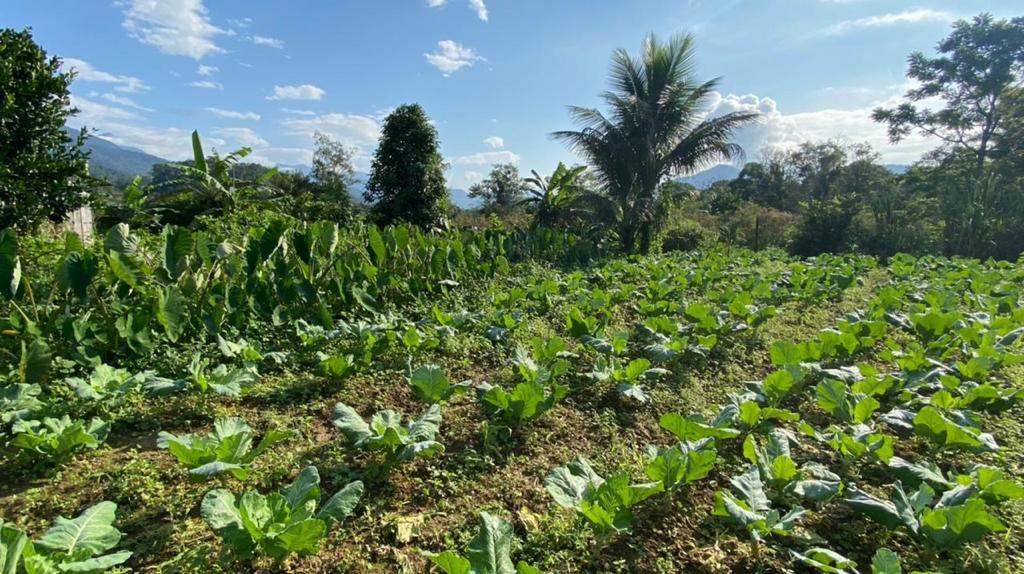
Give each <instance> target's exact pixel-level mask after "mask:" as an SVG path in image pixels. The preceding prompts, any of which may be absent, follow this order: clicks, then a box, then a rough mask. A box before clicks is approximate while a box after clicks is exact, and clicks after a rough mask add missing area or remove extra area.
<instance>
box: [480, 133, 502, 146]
mask: <svg viewBox="0 0 1024 574" xmlns="http://www.w3.org/2000/svg"><path fill="white" fill-rule="evenodd" d="M484 143H485V144H487V145H489V146H491V147H493V148H499V147H505V138H502V137H498V136H491V137H489V138H487V139H485V140H484Z"/></svg>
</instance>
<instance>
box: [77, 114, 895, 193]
mask: <svg viewBox="0 0 1024 574" xmlns="http://www.w3.org/2000/svg"><path fill="white" fill-rule="evenodd" d="M68 132H69V133H70V134H71V137H73V138H74V137H78V130H75V129H72V128H68ZM85 148H86V149H87V150H89V151H90V152H91V155H90V159H89V167H90V169H91V170H92V172H93V174H94V175H96V176H98V177H102V178H105V179H107V180H108V181H110V182H111V183H115V184H119V185H123V184H124V183H125V182H127V181H131V179H132V178H133V177H135V176H136V175H148V174H149V173H150V170H151V169H152V167H153V166H154V165H156V164H159V163H168V162H169V160H166V159H163V158H160V157H157V156H155V155H151V154H148V153H146V152H144V151H142V150H138V149H134V148H130V147H125V146H121V145H118V144H116V143H114V142H112V141H110V140H106V139H103V138H102V137H99V136H96V135H91V136H90V137H89V139H87V140H86V143H85ZM885 167H886V168H888V169H889V170H890V171H892V172H893V173H903V172H905V171H906V170H907V166H905V165H896V164H893V165H886V166H885ZM279 168H280V169H286V170H293V171H299V172H302V173H309V170H310V168H309V166H307V165H282V166H279ZM739 173H740V170H739V168H737V167H736V166H733V165H728V164H722V165H716V166H714V167H712V168H710V169H706V170H704V171H702V172H700V173H696V174H694V175H690V176H686V177H680V178H676V181H679V182H680V183H689V184H691V185H693V186H694V187H696V188H698V189H706V188H708V187H710V186H711V184H713V183H715V182H716V181H730V180H733V179H736V177H737V176H738V175H739ZM369 177H370V176H369V174H367V173H363V172H356V173H355V179H356V182H355V184H354V185H352V186H351V188H350V190H349V193H350V194H351V195H352V199H354V200H355V201H359V202H361V201H363V190H364V189H365V186H366V181H367V179H369ZM448 191H449V193H450V194H451V197H452V203H454V204H455V205H456V206H458V207H460V208H462V209H473V208H476V207H479V206H480V201H479V200H477V199H474V198H471V197H469V193H468V192H467V191H466V190H464V189H450V190H448Z"/></svg>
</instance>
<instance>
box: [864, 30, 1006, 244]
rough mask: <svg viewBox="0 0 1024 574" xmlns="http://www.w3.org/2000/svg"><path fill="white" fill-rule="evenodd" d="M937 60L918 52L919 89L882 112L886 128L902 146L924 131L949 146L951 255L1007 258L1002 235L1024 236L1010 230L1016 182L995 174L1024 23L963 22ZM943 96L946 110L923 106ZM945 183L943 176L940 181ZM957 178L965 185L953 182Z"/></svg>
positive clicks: (946, 189)
mask: <svg viewBox="0 0 1024 574" xmlns="http://www.w3.org/2000/svg"><path fill="white" fill-rule="evenodd" d="M936 51H937V52H938V54H937V55H936V56H934V57H931V56H926V55H924V54H923V53H920V52H915V53H913V54H911V56H910V58H909V63H910V65H909V70H908V72H907V76H908V77H909V78H911V79H912V80H915V82H916V84H917V87H915V88H913V89H911V90H910V91H908V92H907V94H906V96H905V98H904V102H903V103H902V104H900V105H899V106H897V107H895V108H879V109H877V110H875V112H874V119H875V120H876V121H879V122H882V123H885V124H886V125H887V126H888V128H889V136H890V139H892V141H894V142H897V141H900V140H902V139H903V138H905V137H906V136H908V135H909V134H911V133H913V132H914V131H918V132H921V133H924V134H927V135H930V136H934V137H936V138H938V139H940V140H941V141H942V142H943V143H944V144H945V149H943V150H942V151H941V152H940V155H941V156H942V158H941V160H940V161H938V167H940V168H942V169H948V177H946V178H944V180H945V181H944V182H943V183H942V185H940V186H938V187H936V188H935V191H936V192H937V196H938V198H939V202H940V204H941V211H942V217H943V224H944V227H943V234H944V242H945V250H946V252H947V253H950V254H963V255H970V256H986V255H994V254H997V253H1000V252H1001V251H1002V248H1001V247H1000V240H999V239H997V238H998V237H1001V236H1005V235H1007V233H1009V234H1010V235H1020V232H1019V229H1017V230H1007V229H1006V226H1007V225H1013V224H1014V223H1018V221H1017V220H1016V216H1015V215H1013V214H1012V213H1008V212H1007V209H1015V207H1014V204H1015V203H1018V202H1015V201H1014V198H1015V194H1014V193H1013V192H1012V189H1008V188H1013V187H1014V186H1015V184H1014V181H1013V179H1012V178H1011V179H1007V178H1005V177H1001V176H1000V175H999V174H998V173H994V172H993V168H992V165H991V160H992V159H993V157H994V156H993V154H994V153H996V154H998V152H997V149H998V145H999V134H1000V130H1001V129H1002V123H1003V122H1004V121H1005V120H1006V115H1005V114H1004V113H1002V110H1003V109H1004V108H1005V107H1006V103H1007V100H1008V99H1009V98H1011V97H1012V95H1013V90H1014V89H1017V88H1019V87H1020V86H1021V83H1022V82H1024V18H1021V17H1018V18H1013V19H1012V20H999V19H995V18H993V17H992V15H991V14H981V15H979V16H976V17H975V18H974V19H972V20H970V21H967V20H960V21H957V22H956V23H955V24H954V25H953V31H952V32H951V33H950V35H949V36H947V37H946V38H944V39H943V40H942V41H941V42H939V44H938V46H937V47H936ZM931 99H938V100H940V101H941V102H942V107H941V108H939V109H933V108H931V107H925V106H924V105H922V102H923V101H924V100H931ZM940 179H943V178H941V176H940ZM953 181H956V182H957V185H955V186H954V185H950V183H951V182H953Z"/></svg>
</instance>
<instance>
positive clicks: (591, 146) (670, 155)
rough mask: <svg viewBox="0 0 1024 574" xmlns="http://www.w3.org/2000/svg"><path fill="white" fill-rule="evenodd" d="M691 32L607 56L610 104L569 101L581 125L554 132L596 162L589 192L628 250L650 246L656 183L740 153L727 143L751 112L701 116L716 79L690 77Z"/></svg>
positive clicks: (659, 211) (657, 204)
mask: <svg viewBox="0 0 1024 574" xmlns="http://www.w3.org/2000/svg"><path fill="white" fill-rule="evenodd" d="M694 68H695V66H694V49H693V37H692V36H690V35H679V36H674V37H672V38H671V39H670V40H669V41H668V42H666V43H662V42H660V41H659V40H658V38H657V37H655V36H654V35H653V34H652V35H650V36H648V37H647V39H646V41H645V42H644V48H643V53H642V54H641V56H640V57H639V58H634V57H633V56H631V55H630V54H629V53H628V52H626V51H625V50H622V49H620V50H617V51H616V52H615V53H614V55H613V56H612V72H611V83H612V90H611V91H608V92H605V93H604V94H602V96H601V98H602V99H603V100H604V101H605V103H606V104H607V105H608V107H609V108H610V112H609V114H608V115H607V116H606V115H605V114H603V113H601V112H600V111H598V110H597V109H593V108H583V107H576V106H574V107H571V108H570V109H569V113H570V115H571V116H572V118H573V120H574V121H575V123H576V124H577V125H578V126H579V127H580V130H579V131H560V132H555V133H554V134H552V137H554V138H555V139H558V140H561V141H564V142H567V143H568V144H569V145H570V147H571V148H572V149H573V150H574V151H576V152H577V153H580V154H581V155H583V156H584V157H585V158H587V161H588V162H589V163H590V165H591V166H592V167H593V168H594V170H595V172H596V173H597V176H598V178H599V180H600V182H601V184H602V187H603V188H604V194H603V195H604V197H603V198H591V201H592V203H595V204H600V203H610V204H611V205H597V207H598V209H597V211H599V212H601V213H605V214H609V216H610V217H611V218H613V219H612V221H611V222H612V223H614V225H615V227H616V231H617V233H618V236H619V242H620V243H621V246H622V249H623V250H624V251H626V252H633V251H636V250H637V249H639V250H640V251H642V252H646V251H647V250H648V249H649V248H650V242H651V236H652V234H653V230H654V228H655V226H656V223H657V219H658V217H659V214H662V213H665V212H666V211H667V210H665V209H664V207H663V206H662V205H661V203H662V200H663V198H662V197H661V196H660V194H659V193H658V186H659V184H660V183H661V182H662V181H663V180H664V179H665V178H667V177H670V176H674V175H682V174H689V173H693V172H695V171H698V170H700V169H702V168H706V167H711V166H713V165H715V164H717V163H720V162H723V161H733V160H735V159H738V158H740V157H742V155H743V150H742V149H741V148H740V147H739V146H738V145H736V144H735V143H732V142H731V141H730V140H731V137H732V135H733V132H734V131H735V130H736V129H737V128H739V127H741V126H743V125H744V124H747V123H749V122H751V121H753V120H754V119H755V118H756V117H757V114H755V113H748V112H733V113H729V114H725V115H722V116H717V117H713V118H706V119H705V115H706V112H707V109H706V107H707V106H706V104H707V103H708V100H709V98H710V97H711V96H712V94H713V92H714V91H715V88H716V87H717V85H718V80H717V79H714V80H710V81H707V82H704V83H700V82H698V81H697V80H696V79H695V78H694Z"/></svg>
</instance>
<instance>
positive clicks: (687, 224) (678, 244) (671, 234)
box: [661, 219, 718, 252]
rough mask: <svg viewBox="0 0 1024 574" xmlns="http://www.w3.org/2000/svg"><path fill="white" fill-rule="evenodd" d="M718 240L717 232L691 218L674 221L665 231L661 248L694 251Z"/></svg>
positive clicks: (667, 250)
mask: <svg viewBox="0 0 1024 574" xmlns="http://www.w3.org/2000/svg"><path fill="white" fill-rule="evenodd" d="M716 241H718V234H717V233H715V232H714V231H713V230H711V229H708V228H706V227H704V226H702V225H701V224H700V223H697V222H696V221H694V220H692V219H682V220H679V221H674V222H672V223H671V224H670V226H669V227H668V229H667V230H666V231H665V235H664V238H663V239H662V240H661V250H662V251H663V252H669V251H694V250H696V249H702V248H705V247H708V246H710V245H712V244H713V243H715V242H716Z"/></svg>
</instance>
